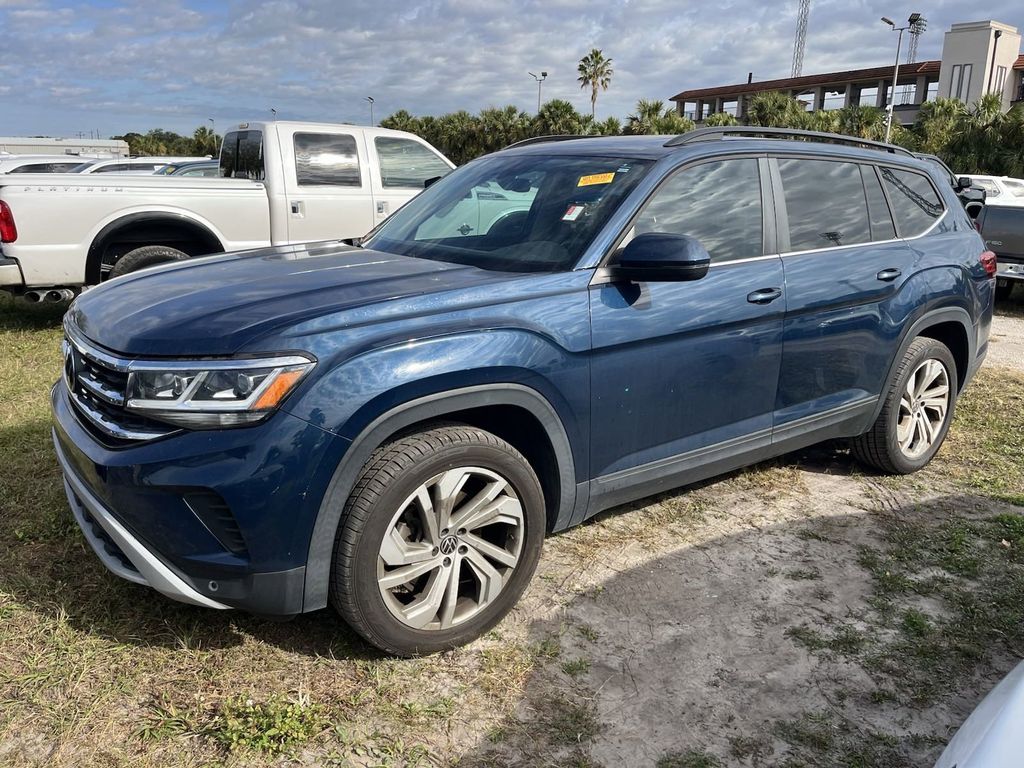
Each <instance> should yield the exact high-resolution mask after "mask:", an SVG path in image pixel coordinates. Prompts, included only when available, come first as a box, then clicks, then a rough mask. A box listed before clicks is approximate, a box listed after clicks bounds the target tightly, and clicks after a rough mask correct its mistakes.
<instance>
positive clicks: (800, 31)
mask: <svg viewBox="0 0 1024 768" xmlns="http://www.w3.org/2000/svg"><path fill="white" fill-rule="evenodd" d="M810 15H811V0H800V10H799V12H798V14H797V18H796V39H795V40H794V41H793V72H792V74H791V75H790V76H791V77H800V75H801V74H802V73H803V71H804V46H805V45H806V43H807V19H808V17H809V16H810Z"/></svg>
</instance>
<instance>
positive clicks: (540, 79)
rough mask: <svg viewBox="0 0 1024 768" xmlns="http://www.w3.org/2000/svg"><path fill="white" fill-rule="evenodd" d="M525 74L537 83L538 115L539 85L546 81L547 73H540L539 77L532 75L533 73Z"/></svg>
mask: <svg viewBox="0 0 1024 768" xmlns="http://www.w3.org/2000/svg"><path fill="white" fill-rule="evenodd" d="M526 74H528V75H530V76H531V77H532V78H533V79H534V80H536V81H537V114H540V84H541V83H543V82H544V81H545V80H547V79H548V73H547V72H541V73H540V76H539V77H538V76H537V75H535V74H533V72H527V73H526Z"/></svg>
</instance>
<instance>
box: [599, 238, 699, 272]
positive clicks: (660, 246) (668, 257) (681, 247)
mask: <svg viewBox="0 0 1024 768" xmlns="http://www.w3.org/2000/svg"><path fill="white" fill-rule="evenodd" d="M710 266H711V255H710V254H709V253H708V251H707V249H706V248H705V247H704V246H703V245H702V244H701V242H700V240H698V239H697V238H695V237H690V236H689V235H674V234H670V233H668V232H646V233H644V234H642V235H637V236H636V237H634V238H633V239H632V240H631V241H630V243H629V245H627V246H626V247H625V248H624V249H623V250H622V254H621V255H620V256H619V259H618V262H617V263H616V264H615V265H614V266H613V267H612V272H613V274H614V276H615V277H616V278H618V279H621V280H630V281H633V282H647V281H653V282H681V281H684V280H699V279H700V278H702V277H704V275H706V274H707V273H708V267H710Z"/></svg>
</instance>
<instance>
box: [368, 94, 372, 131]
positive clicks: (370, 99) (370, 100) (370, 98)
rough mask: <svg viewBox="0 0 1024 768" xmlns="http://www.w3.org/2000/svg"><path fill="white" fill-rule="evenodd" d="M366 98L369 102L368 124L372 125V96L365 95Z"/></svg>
mask: <svg viewBox="0 0 1024 768" xmlns="http://www.w3.org/2000/svg"><path fill="white" fill-rule="evenodd" d="M366 100H367V101H368V102H370V126H371V127H372V126H373V96H367V97H366Z"/></svg>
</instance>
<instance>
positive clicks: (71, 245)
mask: <svg viewBox="0 0 1024 768" xmlns="http://www.w3.org/2000/svg"><path fill="white" fill-rule="evenodd" d="M220 165H221V175H222V177H223V178H192V177H186V176H115V175H114V174H109V175H79V174H9V175H5V176H0V289H2V290H7V291H11V292H13V293H15V294H21V295H24V296H25V297H26V298H27V299H29V300H30V301H41V300H47V301H60V300H62V299H67V298H70V297H71V296H72V295H73V293H74V291H76V290H77V289H79V288H81V287H82V286H87V285H95V284H97V283H99V282H101V281H103V280H105V279H107V278H108V277H117V276H119V275H122V274H125V273H127V272H130V271H132V270H135V269H141V268H143V267H148V266H153V265H155V264H159V263H162V262H165V261H174V260H178V259H185V258H189V257H190V256H199V255H204V254H209V253H220V252H224V251H233V250H240V249H244V248H255V247H260V246H266V245H285V244H288V243H302V242H310V241H316V240H332V239H333V240H337V239H345V238H350V237H360V236H362V235H364V234H366V233H367V232H368V231H369V230H370V229H372V228H373V227H374V226H376V224H377V223H378V222H380V221H381V220H383V219H385V218H386V217H387V216H388V215H390V214H391V213H392V212H393V211H394V210H396V209H397V208H398V207H399V206H401V205H403V204H404V203H405V202H407V201H408V200H410V199H411V198H412V197H413V196H415V195H416V194H417V193H418V192H420V191H421V190H422V189H423V187H424V185H425V183H426V182H427V181H429V180H431V179H435V178H437V177H438V176H442V175H444V174H446V173H448V171H450V170H451V169H452V167H453V165H452V163H451V162H449V161H448V159H447V158H445V157H444V156H443V155H441V154H440V153H439V152H438V151H437V150H435V149H434V148H433V147H432V146H430V145H429V144H427V143H426V142H425V141H423V140H422V139H420V138H419V137H418V136H414V135H412V134H409V133H404V132H402V131H391V130H386V129H384V128H363V127H357V126H352V125H334V124H325V123H297V122H285V121H275V122H267V123H242V124H240V125H239V126H238V127H237V128H236V129H232V130H230V131H229V132H228V133H226V135H225V136H224V143H223V146H222V148H221V156H220Z"/></svg>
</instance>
